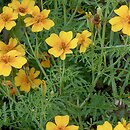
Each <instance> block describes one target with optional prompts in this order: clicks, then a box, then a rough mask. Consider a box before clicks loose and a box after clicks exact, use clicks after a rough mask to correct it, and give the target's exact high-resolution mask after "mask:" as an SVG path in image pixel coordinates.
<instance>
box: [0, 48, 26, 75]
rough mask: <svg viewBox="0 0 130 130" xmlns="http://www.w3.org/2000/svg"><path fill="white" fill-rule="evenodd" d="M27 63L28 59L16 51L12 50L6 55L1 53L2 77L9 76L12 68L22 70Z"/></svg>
mask: <svg viewBox="0 0 130 130" xmlns="http://www.w3.org/2000/svg"><path fill="white" fill-rule="evenodd" d="M26 62H27V60H26V58H24V57H23V56H21V53H20V52H18V51H16V50H11V51H9V52H7V53H6V54H1V53H0V75H3V76H9V74H10V73H11V70H12V67H14V68H18V69H20V68H21V67H22V66H23V65H24V64H25V63H26Z"/></svg>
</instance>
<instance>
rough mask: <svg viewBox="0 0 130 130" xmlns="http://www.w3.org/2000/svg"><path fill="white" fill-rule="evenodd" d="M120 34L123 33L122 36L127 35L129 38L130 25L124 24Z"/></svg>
mask: <svg viewBox="0 0 130 130" xmlns="http://www.w3.org/2000/svg"><path fill="white" fill-rule="evenodd" d="M122 32H123V33H124V34H127V35H128V36H130V24H127V23H126V24H125V25H124V27H123V29H122Z"/></svg>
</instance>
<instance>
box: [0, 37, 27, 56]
mask: <svg viewBox="0 0 130 130" xmlns="http://www.w3.org/2000/svg"><path fill="white" fill-rule="evenodd" d="M11 50H16V51H18V52H20V53H21V55H25V50H24V48H23V46H22V45H21V44H19V45H17V40H16V39H15V38H14V39H13V38H10V39H9V43H8V44H5V43H4V42H2V41H0V53H2V54H5V53H7V52H9V51H11Z"/></svg>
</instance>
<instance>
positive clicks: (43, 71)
mask: <svg viewBox="0 0 130 130" xmlns="http://www.w3.org/2000/svg"><path fill="white" fill-rule="evenodd" d="M24 32H25V36H26V38H27V41H28V44H29V47H30V49H31V51H32V54H33V55H34V58H35V60H36V62H37V64H38V66H39V68H40V69H41V71H42V73H43V75H44V76H45V78H46V79H47V80H48V81H49V78H48V76H47V75H46V72H45V70H44V69H43V67H42V66H41V64H40V62H39V60H38V59H37V57H36V55H35V52H34V51H33V48H32V46H31V43H30V40H29V37H28V34H27V32H26V30H25V31H24Z"/></svg>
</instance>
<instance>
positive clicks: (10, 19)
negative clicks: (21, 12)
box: [0, 6, 18, 32]
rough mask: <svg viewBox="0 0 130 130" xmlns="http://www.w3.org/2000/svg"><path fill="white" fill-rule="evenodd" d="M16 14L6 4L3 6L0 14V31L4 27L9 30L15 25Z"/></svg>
mask: <svg viewBox="0 0 130 130" xmlns="http://www.w3.org/2000/svg"><path fill="white" fill-rule="evenodd" d="M17 18H18V15H17V14H16V13H15V12H13V9H12V8H10V7H7V6H4V7H3V12H2V13H1V14H0V32H1V31H2V29H3V28H4V27H5V28H6V29H7V30H11V29H12V28H13V27H14V26H15V25H16V23H15V21H14V20H16V19H17Z"/></svg>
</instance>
